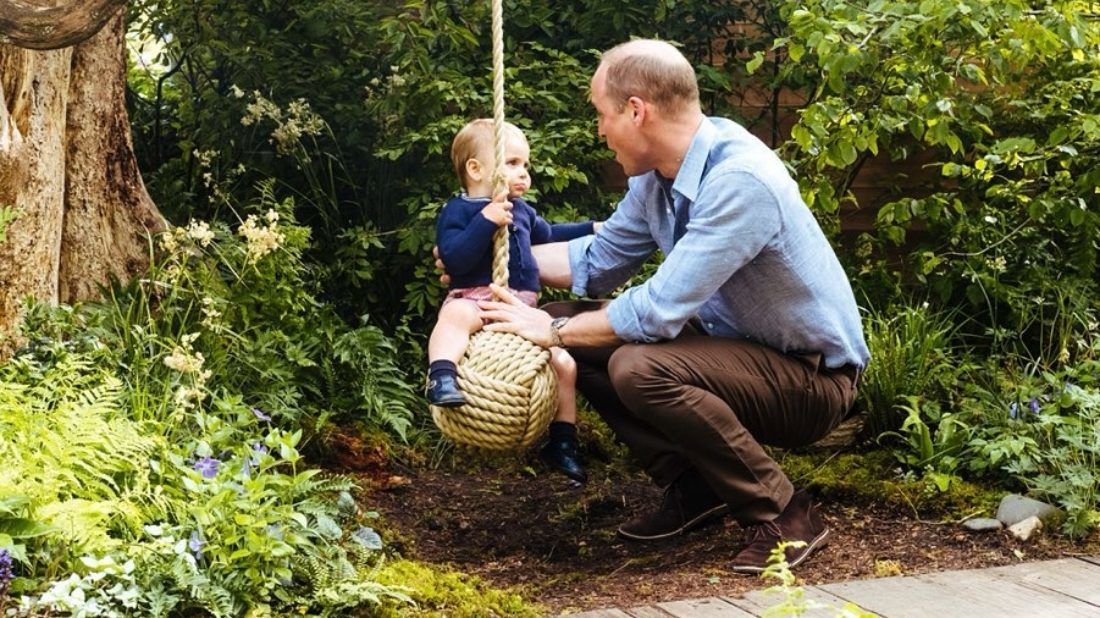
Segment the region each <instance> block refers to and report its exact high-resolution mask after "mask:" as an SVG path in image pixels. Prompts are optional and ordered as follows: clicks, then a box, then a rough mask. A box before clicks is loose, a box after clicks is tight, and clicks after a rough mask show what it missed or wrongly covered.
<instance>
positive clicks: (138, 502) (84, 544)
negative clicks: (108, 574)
mask: <svg viewBox="0 0 1100 618" xmlns="http://www.w3.org/2000/svg"><path fill="white" fill-rule="evenodd" d="M123 397H124V388H123V385H122V383H121V382H120V381H119V380H118V379H116V378H114V377H110V376H104V375H103V374H102V373H100V372H98V371H96V370H94V369H93V368H92V367H91V364H90V362H88V361H87V359H84V358H81V357H80V356H78V355H67V356H64V357H62V358H61V359H59V361H58V362H57V363H56V364H55V365H53V366H51V367H49V368H47V369H46V370H45V371H44V372H43V373H42V375H41V381H40V382H38V383H37V384H32V385H29V386H28V385H22V384H15V383H12V382H9V381H0V436H3V439H0V457H2V458H3V460H4V461H5V462H7V465H6V466H4V468H3V469H2V470H0V494H2V495H13V494H14V495H22V496H26V497H27V498H28V504H27V507H26V509H27V511H28V516H29V517H30V518H32V519H35V520H37V521H40V522H42V523H45V524H48V525H51V526H53V527H54V528H55V530H56V532H55V534H56V535H57V536H59V537H60V539H61V540H63V541H64V542H65V544H66V546H67V547H68V549H69V551H71V552H72V553H73V554H74V555H78V554H80V553H82V552H104V551H108V550H110V549H112V548H114V547H116V546H117V545H118V542H119V540H118V539H119V537H120V536H123V537H126V536H131V535H132V534H134V533H136V532H138V531H140V526H141V524H142V522H144V521H146V520H147V512H146V511H145V509H144V508H143V507H144V506H146V505H147V504H155V502H149V501H146V500H143V499H142V497H143V496H148V495H153V493H154V492H152V491H150V486H149V480H148V466H147V465H146V464H145V462H147V461H148V460H149V458H150V456H151V455H152V454H153V453H154V452H156V451H157V450H158V448H159V447H160V444H159V442H158V440H157V439H155V438H152V437H149V436H147V435H143V434H142V433H141V432H140V431H139V430H138V427H137V426H136V425H135V424H134V423H132V422H129V421H126V420H125V419H123V418H121V410H120V407H119V402H120V401H121V400H122V399H123ZM162 506H163V505H162ZM155 510H162V509H155Z"/></svg>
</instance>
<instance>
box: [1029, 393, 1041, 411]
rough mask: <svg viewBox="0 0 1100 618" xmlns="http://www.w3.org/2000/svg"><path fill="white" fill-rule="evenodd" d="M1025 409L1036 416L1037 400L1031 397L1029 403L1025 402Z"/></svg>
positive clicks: (1037, 409)
mask: <svg viewBox="0 0 1100 618" xmlns="http://www.w3.org/2000/svg"><path fill="white" fill-rule="evenodd" d="M1027 409H1028V410H1031V413H1032V414H1038V413H1039V400H1038V399H1036V398H1034V397H1032V398H1031V401H1029V402H1027Z"/></svg>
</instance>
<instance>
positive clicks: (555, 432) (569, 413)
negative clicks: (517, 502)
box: [539, 348, 588, 483]
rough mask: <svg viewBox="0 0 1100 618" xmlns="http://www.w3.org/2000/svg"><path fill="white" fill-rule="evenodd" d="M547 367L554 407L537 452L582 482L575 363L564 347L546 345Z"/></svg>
mask: <svg viewBox="0 0 1100 618" xmlns="http://www.w3.org/2000/svg"><path fill="white" fill-rule="evenodd" d="M550 366H551V367H553V368H554V373H555V374H557V376H558V410H557V414H556V415H555V416H554V422H552V423H550V439H549V440H547V442H546V445H545V446H543V447H542V449H541V450H540V451H539V455H540V456H541V457H542V459H543V461H545V462H546V463H547V464H549V465H550V466H551V467H552V468H554V469H555V470H557V471H558V472H561V473H562V474H564V475H566V476H568V477H569V478H571V479H573V480H574V481H576V482H578V483H583V482H585V481H586V480H588V474H587V473H586V472H585V471H584V464H582V463H581V460H580V457H579V456H578V455H577V363H576V361H574V360H573V357H572V356H570V355H569V353H568V352H566V351H565V350H563V349H561V348H550Z"/></svg>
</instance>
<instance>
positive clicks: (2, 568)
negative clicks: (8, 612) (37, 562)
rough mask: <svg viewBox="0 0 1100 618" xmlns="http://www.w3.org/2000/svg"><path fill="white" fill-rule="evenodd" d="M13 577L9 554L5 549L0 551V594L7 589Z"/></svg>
mask: <svg viewBox="0 0 1100 618" xmlns="http://www.w3.org/2000/svg"><path fill="white" fill-rule="evenodd" d="M14 577H15V574H14V573H12V570H11V554H10V553H8V550H6V549H0V594H4V593H5V592H6V591H7V589H8V584H10V583H11V580H12V579H13V578H14Z"/></svg>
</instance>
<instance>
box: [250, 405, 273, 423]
mask: <svg viewBox="0 0 1100 618" xmlns="http://www.w3.org/2000/svg"><path fill="white" fill-rule="evenodd" d="M252 416H255V417H256V418H257V419H259V420H261V421H264V422H267V421H270V420H271V416H270V415H268V414H264V411H263V410H261V409H259V408H252Z"/></svg>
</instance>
